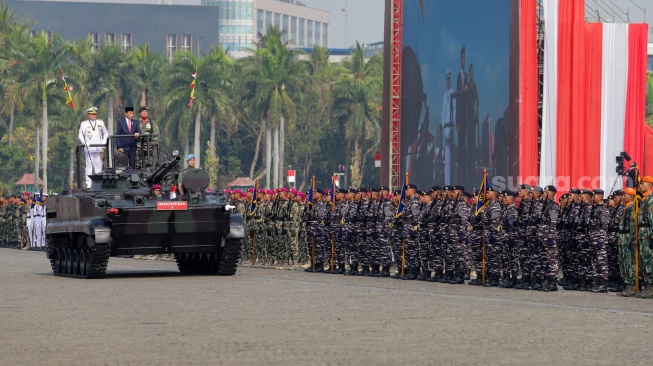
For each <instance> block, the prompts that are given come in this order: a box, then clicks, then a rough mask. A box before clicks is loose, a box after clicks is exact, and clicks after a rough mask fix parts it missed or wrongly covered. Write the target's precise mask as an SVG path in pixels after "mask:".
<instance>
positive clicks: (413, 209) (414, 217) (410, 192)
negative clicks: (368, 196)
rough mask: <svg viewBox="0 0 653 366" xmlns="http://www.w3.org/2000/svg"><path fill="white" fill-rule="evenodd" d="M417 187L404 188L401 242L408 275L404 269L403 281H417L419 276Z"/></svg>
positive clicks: (409, 185)
mask: <svg viewBox="0 0 653 366" xmlns="http://www.w3.org/2000/svg"><path fill="white" fill-rule="evenodd" d="M415 192H417V186H416V185H415V184H412V183H411V184H408V185H407V188H406V202H405V204H404V211H403V213H402V221H403V225H402V226H403V235H402V236H403V240H404V243H405V244H404V246H405V250H404V251H403V252H404V253H403V254H404V260H405V263H404V265H405V266H406V268H408V274H407V275H406V274H405V272H406V270H405V269H404V278H402V279H404V280H414V279H417V275H418V274H419V256H418V251H419V248H418V246H419V214H420V209H419V199H418V198H417V197H416V195H415Z"/></svg>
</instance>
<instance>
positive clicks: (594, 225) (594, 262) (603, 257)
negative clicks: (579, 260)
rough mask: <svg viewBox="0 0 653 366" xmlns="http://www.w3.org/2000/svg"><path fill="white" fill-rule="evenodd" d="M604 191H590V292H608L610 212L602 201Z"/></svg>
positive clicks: (588, 267)
mask: <svg viewBox="0 0 653 366" xmlns="http://www.w3.org/2000/svg"><path fill="white" fill-rule="evenodd" d="M603 195H604V192H603V190H602V189H595V190H594V191H593V192H592V200H593V205H594V206H593V208H592V218H591V221H590V230H589V239H590V247H591V250H592V253H591V261H590V262H589V264H588V266H587V270H586V272H587V274H588V279H587V281H588V282H589V281H590V280H592V284H593V286H592V292H595V293H605V292H608V288H607V282H608V258H607V254H606V249H607V248H606V247H607V245H608V235H607V234H608V225H609V223H610V214H609V212H608V207H607V206H606V205H605V203H604V202H603Z"/></svg>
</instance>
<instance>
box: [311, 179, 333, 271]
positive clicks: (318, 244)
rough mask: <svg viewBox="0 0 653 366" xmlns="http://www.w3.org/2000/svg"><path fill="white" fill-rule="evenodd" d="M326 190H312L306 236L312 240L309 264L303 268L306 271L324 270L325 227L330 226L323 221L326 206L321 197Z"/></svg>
mask: <svg viewBox="0 0 653 366" xmlns="http://www.w3.org/2000/svg"><path fill="white" fill-rule="evenodd" d="M325 194H326V192H325V191H324V190H323V189H316V190H315V191H314V192H313V199H314V207H313V210H311V213H310V214H309V219H308V224H307V227H306V229H307V233H306V234H307V238H308V240H311V241H314V242H312V243H311V257H312V258H311V265H310V266H309V267H308V268H306V269H305V271H306V272H314V273H319V272H324V252H325V249H326V234H327V230H326V229H325V227H330V224H329V223H327V222H325V220H326V219H327V207H326V203H325V201H324V200H323V199H322V197H324V195H325Z"/></svg>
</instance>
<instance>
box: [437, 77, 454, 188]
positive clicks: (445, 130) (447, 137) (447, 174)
mask: <svg viewBox="0 0 653 366" xmlns="http://www.w3.org/2000/svg"><path fill="white" fill-rule="evenodd" d="M451 93H452V91H451V71H450V70H447V90H445V91H444V99H443V101H442V119H441V120H440V121H441V123H442V141H443V143H444V144H443V148H444V184H445V185H450V184H451V141H452V140H453V133H452V129H453V123H452V122H453V121H455V120H456V106H455V105H454V104H453V103H451Z"/></svg>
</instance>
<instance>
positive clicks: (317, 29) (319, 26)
mask: <svg viewBox="0 0 653 366" xmlns="http://www.w3.org/2000/svg"><path fill="white" fill-rule="evenodd" d="M321 30H322V23H320V22H315V44H316V45H318V46H322V36H320V34H321V33H320V31H321Z"/></svg>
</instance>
